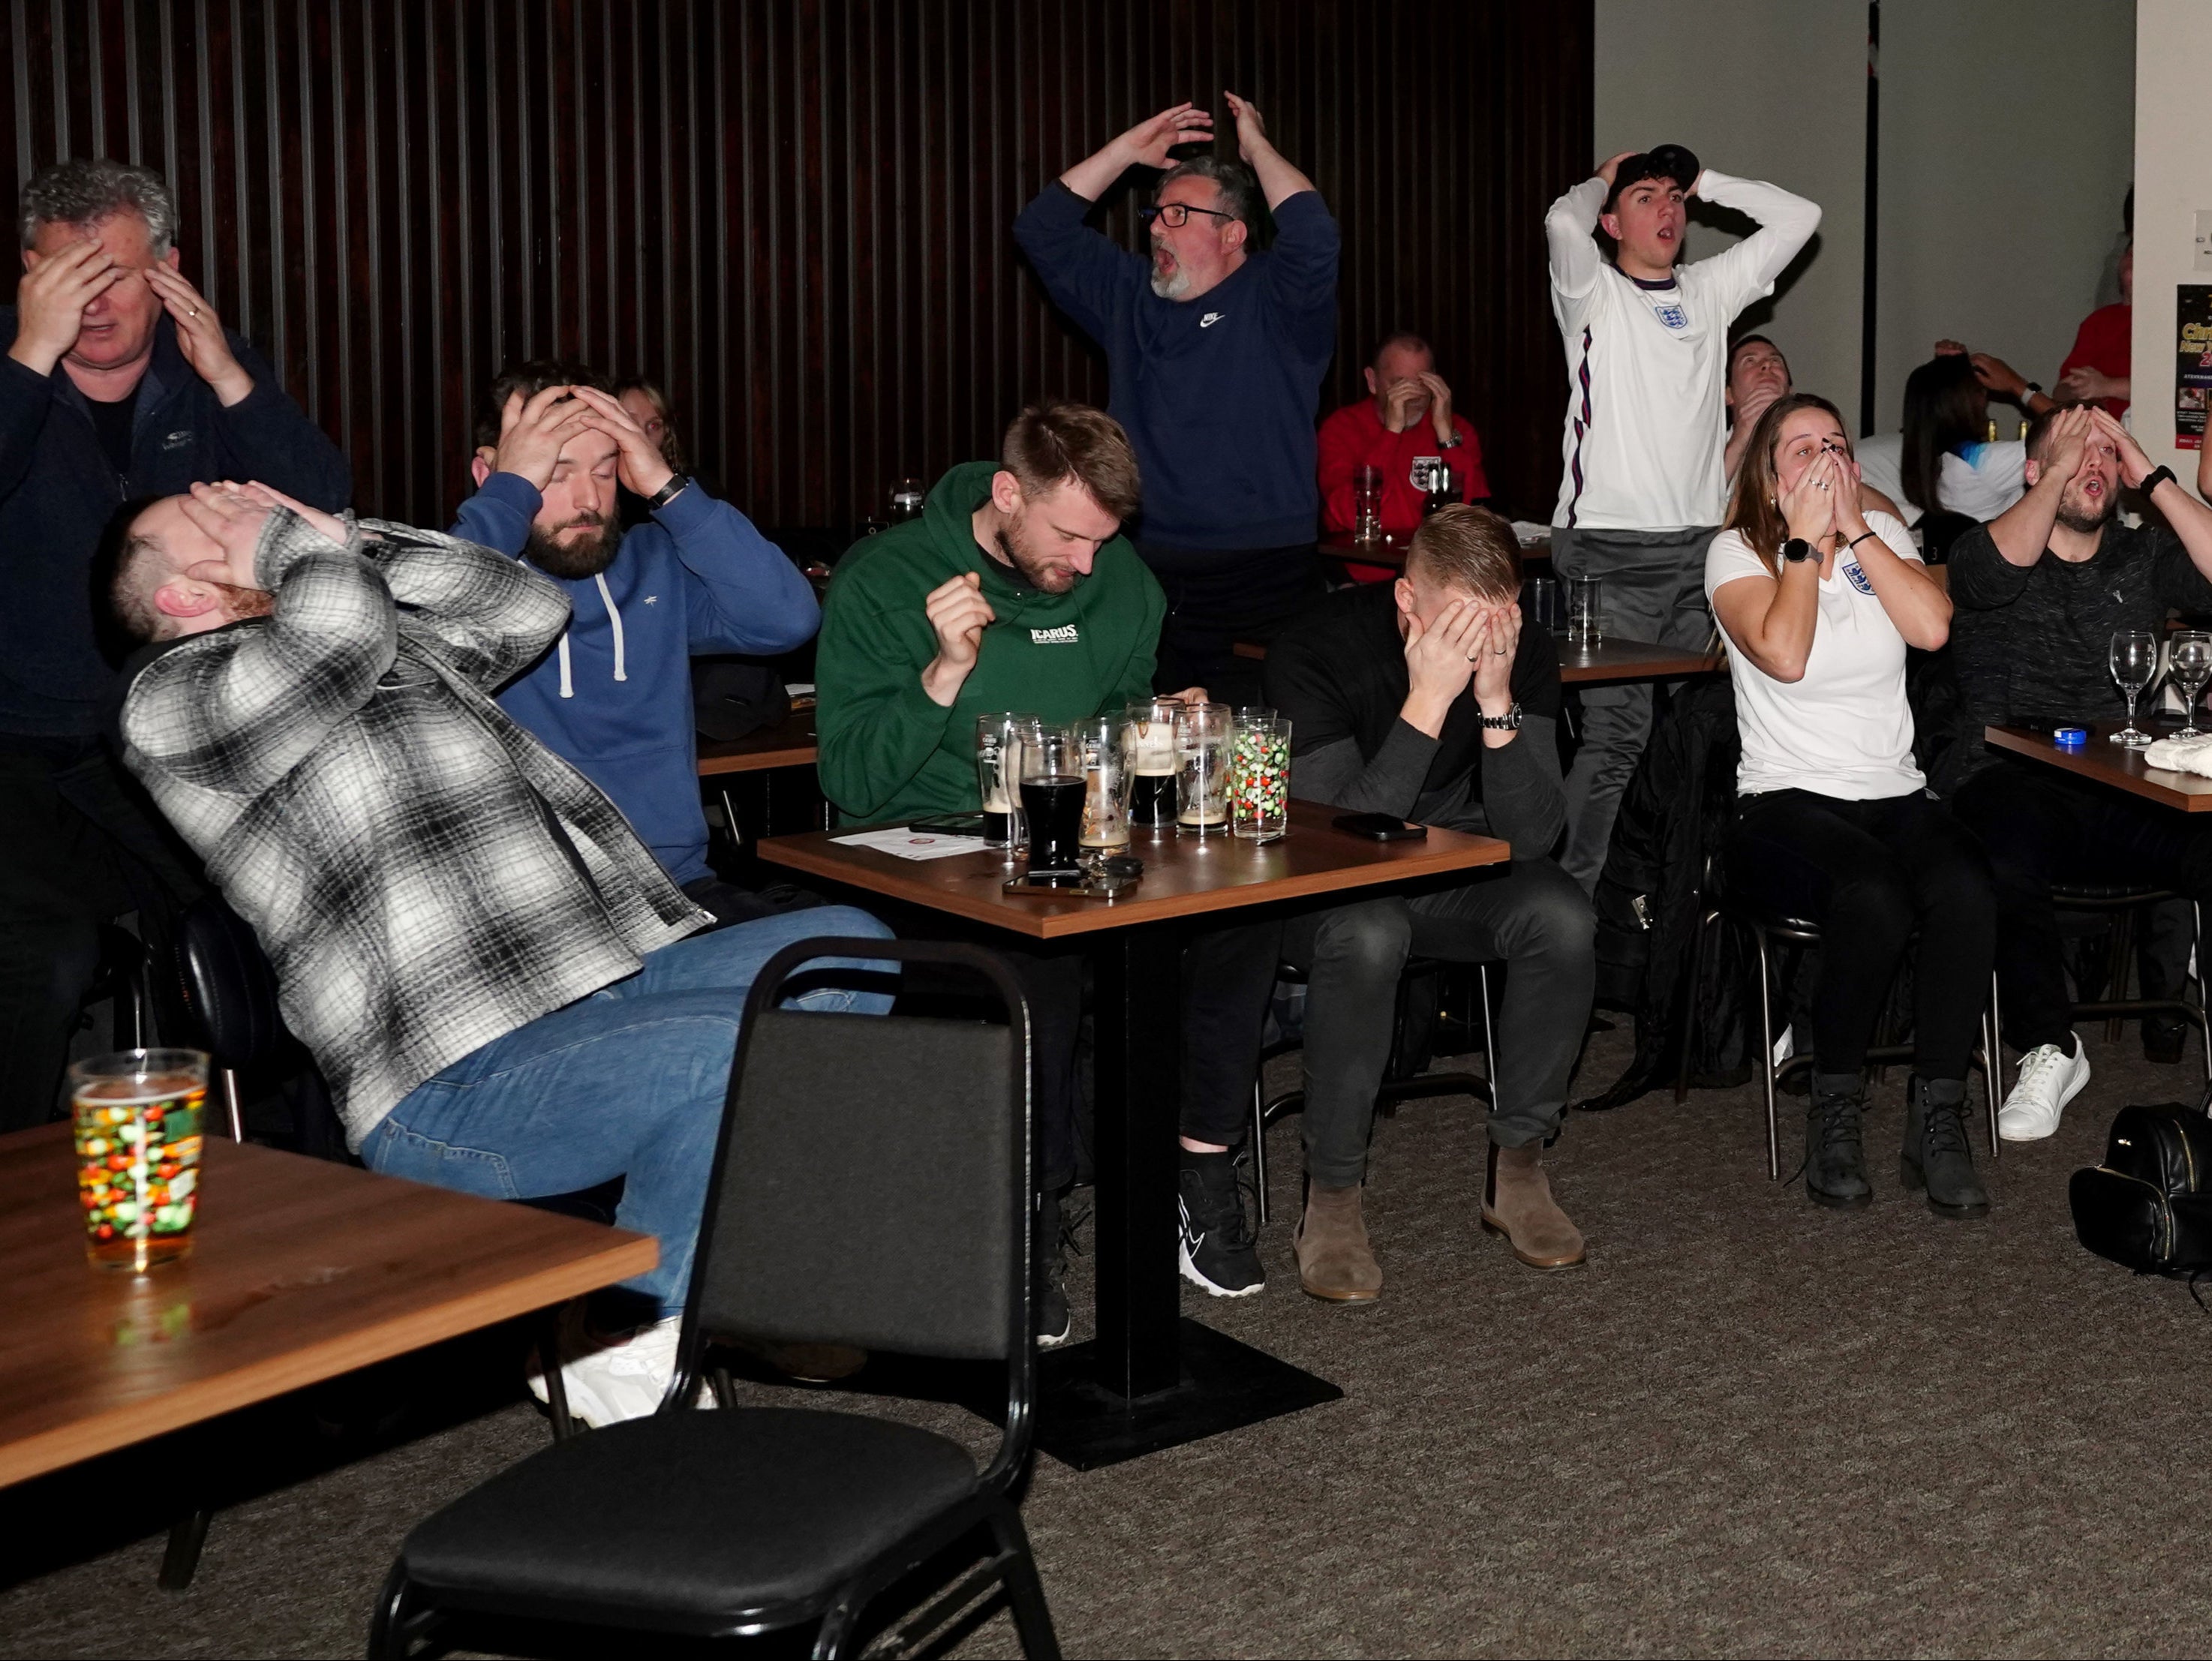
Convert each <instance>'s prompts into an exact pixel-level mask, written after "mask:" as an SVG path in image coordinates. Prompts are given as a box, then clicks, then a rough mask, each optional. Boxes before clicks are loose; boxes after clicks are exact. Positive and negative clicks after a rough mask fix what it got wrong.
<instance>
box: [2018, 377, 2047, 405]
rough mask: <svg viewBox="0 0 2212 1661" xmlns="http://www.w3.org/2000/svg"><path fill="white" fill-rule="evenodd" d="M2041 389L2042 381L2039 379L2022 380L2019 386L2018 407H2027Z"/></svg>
mask: <svg viewBox="0 0 2212 1661" xmlns="http://www.w3.org/2000/svg"><path fill="white" fill-rule="evenodd" d="M2041 391H2043V383H2042V382H2041V381H2039V380H2029V381H2022V382H2021V386H2020V400H2019V402H2020V407H2021V409H2027V406H2028V405H2029V404H2031V403H2034V402H2035V400H2036V396H2037V395H2038V394H2039V393H2040V392H2041Z"/></svg>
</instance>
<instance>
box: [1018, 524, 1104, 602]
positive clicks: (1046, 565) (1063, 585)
mask: <svg viewBox="0 0 2212 1661" xmlns="http://www.w3.org/2000/svg"><path fill="white" fill-rule="evenodd" d="M999 553H1000V557H1001V558H1003V559H1004V560H1005V561H1006V563H1007V564H1008V565H1010V566H1012V567H1013V568H1014V569H1015V570H1017V571H1018V572H1020V573H1022V579H1023V580H1024V582H1026V583H1028V584H1029V585H1030V587H1031V588H1034V589H1036V590H1037V591H1040V592H1042V593H1045V594H1065V593H1066V592H1067V591H1068V590H1070V589H1072V588H1073V587H1074V586H1075V585H1076V584H1078V583H1079V582H1081V581H1082V580H1083V573H1081V572H1079V571H1078V570H1076V569H1075V568H1074V567H1073V566H1067V565H1062V564H1061V563H1060V561H1057V560H1042V559H1039V558H1038V557H1037V556H1036V555H1033V554H1030V553H1029V552H1028V551H1027V550H1025V549H1023V548H1022V547H1021V546H1019V545H1018V543H1016V542H1015V541H1014V539H1013V538H1012V536H1008V535H1007V534H1006V532H1005V531H1004V530H1001V531H1000V532H999Z"/></svg>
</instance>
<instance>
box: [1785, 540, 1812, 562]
mask: <svg viewBox="0 0 2212 1661" xmlns="http://www.w3.org/2000/svg"><path fill="white" fill-rule="evenodd" d="M1782 557H1783V558H1784V559H1785V560H1787V561H1790V564H1792V565H1802V563H1804V561H1807V560H1809V559H1811V558H1812V557H1813V544H1812V543H1808V542H1807V541H1806V540H1805V539H1804V538H1803V537H1802V536H1792V537H1791V538H1790V540H1789V541H1788V542H1786V543H1783V544H1782Z"/></svg>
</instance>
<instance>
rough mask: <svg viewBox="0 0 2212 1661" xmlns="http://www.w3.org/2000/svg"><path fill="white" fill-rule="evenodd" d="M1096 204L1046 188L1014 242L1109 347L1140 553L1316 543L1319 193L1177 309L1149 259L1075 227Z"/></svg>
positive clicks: (1330, 280) (1326, 325)
mask: <svg viewBox="0 0 2212 1661" xmlns="http://www.w3.org/2000/svg"><path fill="white" fill-rule="evenodd" d="M1096 206H1097V203H1091V202H1086V201H1085V200H1084V199H1083V198H1082V197H1079V196H1078V195H1076V194H1075V192H1074V191H1071V190H1069V189H1068V188H1067V186H1066V185H1063V184H1061V183H1060V181H1059V180H1058V179H1054V181H1053V182H1052V183H1051V184H1049V185H1046V186H1045V187H1044V190H1043V191H1042V193H1041V194H1040V195H1039V196H1038V197H1036V200H1035V201H1033V202H1031V203H1030V205H1029V206H1028V207H1026V208H1024V209H1022V212H1021V216H1020V217H1019V218H1018V219H1017V220H1015V221H1014V239H1015V240H1016V241H1017V242H1018V243H1020V244H1021V246H1022V252H1024V253H1025V254H1027V255H1028V256H1029V257H1030V264H1032V265H1034V266H1035V267H1036V273H1037V275H1038V276H1041V277H1042V278H1043V279H1044V287H1045V292H1046V293H1047V294H1050V295H1051V296H1052V300H1053V304H1054V305H1055V306H1059V307H1060V310H1061V311H1063V312H1066V313H1067V314H1068V316H1069V317H1071V318H1074V320H1075V321H1076V322H1077V323H1078V324H1080V325H1081V326H1082V329H1083V330H1084V332H1085V334H1087V335H1089V336H1091V339H1093V340H1095V341H1097V343H1098V344H1099V345H1100V346H1101V347H1102V348H1103V349H1104V351H1105V353H1106V367H1107V375H1108V379H1109V391H1110V397H1109V401H1108V403H1107V406H1106V408H1107V410H1108V412H1109V414H1111V415H1113V417H1114V419H1115V420H1116V421H1120V422H1121V425H1122V426H1123V427H1126V428H1127V429H1128V433H1129V442H1130V443H1131V444H1132V445H1133V446H1135V448H1136V452H1137V465H1138V467H1139V469H1140V470H1142V472H1143V475H1144V481H1145V505H1144V510H1143V512H1142V515H1141V517H1140V518H1139V520H1138V523H1137V524H1136V525H1135V526H1134V527H1133V530H1132V534H1133V535H1134V536H1136V538H1137V541H1138V547H1139V551H1140V552H1145V553H1147V554H1148V555H1149V553H1150V551H1151V550H1152V549H1156V548H1157V549H1188V550H1191V551H1194V552H1218V551H1225V550H1231V549H1260V548H1286V547H1289V546H1291V544H1292V543H1310V542H1311V541H1313V539H1314V535H1315V531H1316V524H1317V521H1318V518H1319V515H1320V512H1321V496H1320V492H1319V489H1318V487H1317V486H1316V483H1315V466H1314V460H1315V455H1314V446H1315V440H1314V423H1315V421H1316V420H1317V419H1318V418H1319V415H1320V406H1321V379H1322V375H1323V374H1324V373H1327V372H1328V360H1329V357H1330V355H1331V354H1332V353H1334V351H1335V349H1336V264H1337V246H1338V238H1337V230H1336V221H1335V220H1334V218H1332V217H1331V216H1330V215H1329V211H1328V206H1327V204H1325V203H1323V202H1322V199H1321V195H1320V193H1319V192H1318V191H1299V192H1298V193H1297V195H1296V196H1293V197H1285V199H1284V201H1283V203H1282V205H1281V206H1280V207H1279V208H1277V209H1275V230H1276V236H1275V246H1273V248H1270V249H1268V250H1267V252H1264V253H1255V254H1252V255H1250V256H1249V258H1247V259H1246V260H1245V262H1244V263H1243V264H1242V265H1240V266H1239V267H1237V270H1236V271H1235V272H1234V273H1233V274H1232V275H1231V276H1229V277H1228V278H1227V279H1226V280H1225V281H1224V282H1219V283H1218V284H1216V285H1215V286H1214V287H1213V288H1209V289H1207V290H1206V293H1204V294H1200V296H1199V297H1198V298H1197V299H1196V300H1163V299H1161V298H1160V296H1159V295H1158V294H1154V293H1153V292H1152V262H1151V261H1150V260H1148V259H1146V258H1145V257H1144V256H1143V255H1141V254H1137V253H1133V252H1130V251H1129V250H1128V249H1127V248H1124V247H1123V246H1121V244H1120V243H1118V242H1115V241H1114V240H1113V239H1110V238H1109V237H1106V236H1103V235H1102V234H1100V233H1098V232H1097V231H1094V230H1092V229H1091V228H1090V227H1088V226H1087V225H1085V223H1084V216H1085V215H1087V214H1089V213H1090V212H1091V209H1093V208H1095V207H1096Z"/></svg>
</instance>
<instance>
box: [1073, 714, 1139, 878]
mask: <svg viewBox="0 0 2212 1661" xmlns="http://www.w3.org/2000/svg"><path fill="white" fill-rule="evenodd" d="M1128 725H1129V723H1128V718H1127V717H1126V716H1121V715H1094V716H1092V717H1091V718H1090V719H1089V720H1087V721H1082V722H1079V723H1078V724H1077V725H1076V729H1075V731H1076V737H1077V738H1078V740H1079V742H1080V743H1081V744H1082V747H1083V846H1084V847H1085V850H1087V851H1090V852H1112V851H1113V850H1115V849H1116V848H1126V847H1127V846H1129V745H1128V737H1127V732H1128Z"/></svg>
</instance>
